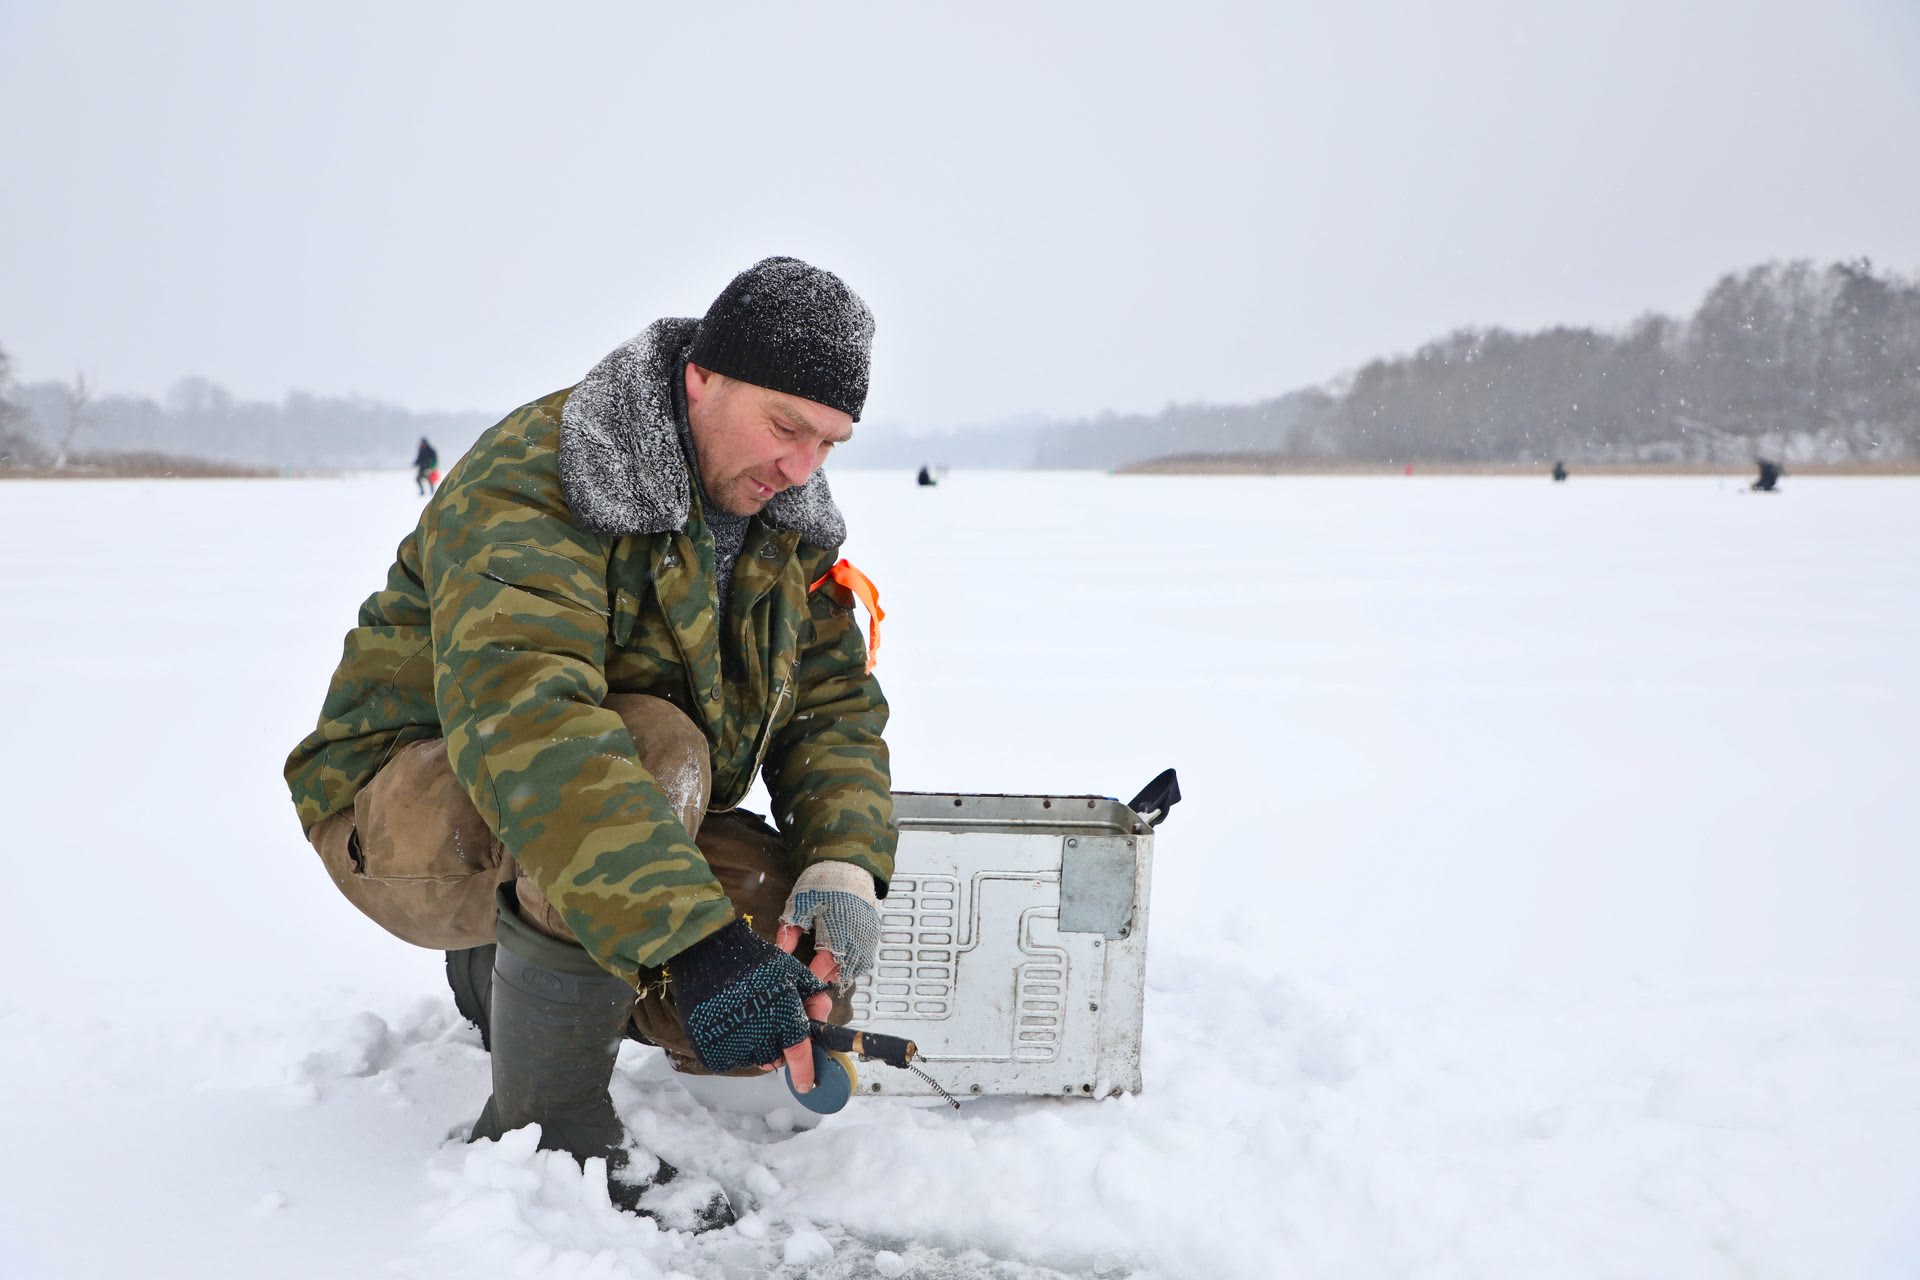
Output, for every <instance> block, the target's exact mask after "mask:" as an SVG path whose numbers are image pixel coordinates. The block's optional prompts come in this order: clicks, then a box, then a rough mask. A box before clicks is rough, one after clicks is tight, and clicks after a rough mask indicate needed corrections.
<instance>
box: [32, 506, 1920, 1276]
mask: <svg viewBox="0 0 1920 1280" xmlns="http://www.w3.org/2000/svg"><path fill="white" fill-rule="evenodd" d="M836 488H837V491H838V493H839V495H840V497H841V499H842V503H843V505H844V506H845V508H846V510H847V514H848V518H849V523H850V524H851V525H852V527H853V530H854V539H853V541H852V542H851V543H850V544H849V545H848V548H847V551H848V554H849V555H850V556H851V557H852V558H853V559H854V560H856V561H857V562H858V563H859V564H860V565H861V566H862V567H863V568H865V569H866V570H867V571H868V572H869V573H870V574H871V575H872V576H873V578H874V579H875V580H876V581H877V582H878V584H879V586H880V589H881V592H882V598H883V601H884V603H885V605H886V606H887V609H888V611H889V614H890V618H889V621H888V624H887V628H886V633H885V646H884V650H883V654H882V661H881V665H880V669H879V670H880V675H881V677H882V679H883V680H884V682H885V683H886V687H887V689H888V692H889V694H890V696H891V698H892V700H893V703H894V730H893V732H892V734H891V735H890V736H891V739H892V742H893V746H894V760H895V767H896V777H895V780H896V784H897V785H899V786H901V787H902V788H908V789H925V790H940V789H954V790H974V791H1031V790H1043V791H1063V792H1098V793H1102V794H1109V795H1118V796H1121V797H1123V798H1124V797H1126V796H1128V795H1131V794H1132V792H1133V790H1134V789H1135V788H1137V787H1138V786H1139V785H1140V784H1141V783H1143V782H1145V781H1146V780H1147V779H1148V778H1149V777H1150V776H1151V775H1152V774H1154V773H1155V772H1157V771H1158V770H1159V769H1161V768H1162V767H1164V766H1166V765H1169V764H1172V765H1176V766H1178V767H1179V769H1180V772H1181V778H1182V781H1183V784H1184V788H1185V791H1186V797H1187V798H1186V802H1185V804H1184V805H1183V806H1182V807H1181V808H1180V809H1178V810H1176V811H1175V813H1174V815H1173V817H1172V818H1171V820H1170V821H1169V822H1168V824H1167V825H1166V826H1165V827H1164V828H1162V830H1161V833H1160V837H1159V840H1158V842H1157V849H1156V864H1155V874H1156V879H1155V886H1154V899H1153V903H1154V920H1153V925H1152V955H1151V960H1150V963H1149V970H1148V980H1149V990H1148V1004H1147V1045H1146V1061H1145V1072H1146V1082H1147V1085H1146V1091H1145V1092H1144V1093H1143V1094H1141V1095H1140V1096H1138V1097H1133V1098H1125V1099H1117V1100H1110V1101H1104V1102H1087V1101H1079V1102H1075V1101H1041V1102H1022V1103H1015V1102H1008V1101H997V1100H989V1101H984V1102H976V1103H972V1104H969V1106H968V1107H967V1109H966V1110H965V1111H964V1112H963V1113H958V1114H956V1113H954V1112H952V1111H950V1110H942V1109H938V1108H935V1107H927V1106H920V1105H915V1104H910V1103H905V1102H899V1101H880V1100H872V1099H863V1100H857V1101H856V1102H855V1103H854V1104H853V1105H852V1106H851V1107H850V1108H848V1110H846V1111H845V1112H842V1113H841V1114H840V1115H838V1116H836V1117H833V1118H831V1119H829V1120H828V1121H827V1122H826V1123H825V1124H824V1125H822V1126H821V1127H820V1128H818V1129H815V1130H812V1131H798V1132H796V1131H793V1130H792V1128H791V1126H790V1125H789V1124H787V1123H785V1122H784V1118H783V1117H780V1116H775V1117H774V1118H773V1119H772V1120H771V1121H763V1120H760V1119H757V1118H755V1119H747V1118H742V1117H725V1118H722V1117H716V1116H713V1115H711V1114H709V1113H707V1112H705V1111H704V1110H702V1109H701V1108H699V1107H698V1106H696V1105H695V1104H694V1103H693V1102H692V1101H691V1099H690V1098H689V1096H688V1095H687V1094H686V1092H685V1091H684V1090H683V1089H681V1088H680V1086H679V1085H677V1084H676V1083H675V1082H674V1081H673V1080H672V1079H671V1078H670V1077H669V1075H668V1073H667V1072H666V1070H665V1068H664V1066H663V1063H662V1062H661V1060H660V1059H659V1057H658V1055H657V1053H655V1052H654V1051H652V1050H645V1049H641V1048H639V1047H638V1046H634V1045H628V1046H627V1047H626V1048H625V1049H624V1050H623V1051H622V1055H623V1056H622V1059H621V1071H620V1074H619V1076H618V1077H617V1081H616V1101H617V1102H618V1103H619V1105H620V1106H621V1108H622V1110H623V1112H624V1113H625V1114H626V1116H627V1119H628V1123H629V1126H630V1127H631V1128H632V1129H633V1130H634V1131H635V1132H636V1133H638V1134H639V1135H641V1136H642V1137H643V1138H644V1139H646V1140H647V1141H648V1142H650V1143H652V1144H653V1145H654V1146H656V1147H657V1148H658V1149H659V1150H660V1151H661V1152H662V1153H663V1154H664V1155H666V1156H667V1157H668V1158H670V1159H672V1160H674V1161H677V1162H679V1163H681V1164H682V1165H685V1166H689V1167H691V1168H695V1169H699V1170H702V1171H705V1172H708V1173H710V1174H712V1175H713V1176H715V1177H717V1178H719V1179H720V1180H721V1181H722V1182H723V1183H724V1184H725V1185H726V1186H727V1187H728V1188H729V1189H730V1190H731V1191H732V1192H733V1193H734V1195H735V1196H736V1198H737V1199H738V1200H740V1201H741V1202H742V1203H748V1204H751V1205H752V1206H754V1208H753V1211H752V1212H751V1213H750V1214H749V1215H748V1216H747V1217H746V1218H745V1219H744V1220H743V1221H742V1222H741V1223H740V1225H739V1226H738V1227H736V1228H735V1229H733V1230H730V1231H726V1232H721V1233H716V1234H714V1235H710V1236H703V1237H699V1238H693V1237H687V1236H682V1235H678V1234H674V1233H670V1232H661V1231H658V1230H656V1229H655V1228H654V1227H653V1225H652V1224H650V1223H647V1222H644V1221H640V1220H636V1219H633V1218H629V1217H626V1216H624V1215H621V1214H619V1213H616V1212H615V1211H613V1210H612V1209H610V1208H609V1207H608V1206H607V1204H606V1202H605V1199H604V1191H598V1192H597V1191H596V1189H595V1188H594V1187H593V1186H591V1184H590V1183H589V1182H588V1181H587V1180H585V1179H583V1177H582V1175H581V1174H580V1173H579V1172H577V1171H576V1170H575V1169H574V1168H573V1166H572V1165H571V1163H570V1162H568V1161H566V1160H565V1159H564V1158H563V1157H548V1156H544V1155H536V1154H534V1153H532V1152H531V1151H530V1150H529V1146H530V1144H529V1143H526V1142H519V1141H513V1140H509V1141H507V1142H503V1143H501V1144H499V1145H498V1146H494V1145H484V1146H480V1147H471V1146H467V1145H464V1144H463V1143H461V1142H459V1141H457V1140H452V1139H450V1137H449V1135H455V1134H458V1133H460V1132H462V1131H463V1130H464V1128H465V1126H466V1125H467V1124H468V1123H469V1122H470V1121H471V1120H472V1118H473V1116H474V1114H475V1113H476V1111H477V1110H478V1108H479V1106H480V1103H481V1102H482V1100H483V1099H484V1097H485V1095H486V1093H487V1083H486V1079H487V1064H486V1059H485V1056H484V1054H483V1053H482V1051H481V1049H480V1047H479V1043H478V1039H477V1037H476V1035H475V1034H474V1032H473V1031H472V1030H471V1029H470V1028H468V1027H467V1026H466V1025H465V1024H464V1023H462V1022H460V1021H459V1020H458V1019H457V1018H456V1016H455V1014H454V1012H453V1006H452V1002H451V1000H450V998H449V997H448V995H447V993H446V991H445V988H444V984H443V982H442V978H441V974H440V967H439V957H438V955H436V954H430V953H426V952H421V951H415V950H412V949H410V948H408V947H406V946H405V945H403V944H401V943H399V942H397V941H394V940H392V939H390V938H388V937H387V936H386V935H385V934H383V933H381V932H380V931H379V930H378V929H377V928H375V927H374V926H373V925H371V924H369V923H367V922H366V921H364V920H363V919H361V918H360V917H359V916H358V915H357V914H356V913H355V912H354V911H353V910H352V909H351V908H350V907H348V906H347V904H346V903H345V902H344V901H343V900H341V899H340V898H339V897H338V896H337V895H336V894H335V893H334V891H333V890H332V889H331V888H330V887H329V885H328V883H327V881H326V879H325V877H324V875H323V874H322V872H321V869H320V866H319V863H318V860H317V859H316V858H315V857H314V856H313V854H312V853H311V852H310V851H309V850H308V848H307V846H306V844H305V843H304V841H303V840H302V839H301V836H300V833H299V831H298V830H297V827H296V823H295V821H294V817H293V810H292V808H291V806H290V805H289V803H288V801H287V798H286V795H285V792H284V790H283V788H282V785H281V781H280V776H279V775H280V766H281V762H282V760H283V758H284V757H285V755H286V753H287V751H288V749H289V748H290V747H291V746H292V745H293V743H294V742H295V741H296V740H297V739H299V738H300V736H301V735H302V734H303V733H305V732H306V731H307V730H308V728H310V726H311V724H312V722H313V719H314V717H315V715H316V713H317V711H318V709H319V703H320V698H321V694H322V691H323V689H324V686H325V683H326V679H327V675H328V673H329V671H330V670H331V669H332V666H333V664H334V662H335V660H336V658H337V656H338V653H339V645H340V638H341V635H342V633H343V632H344V630H345V629H346V627H347V626H348V625H349V623H350V622H351V620H352V616H353V611H354V609H355V607H356V606H357V604H358V603H359V601H360V600H361V598H362V597H364V596H365V595H366V594H367V593H368V592H369V591H370V590H372V589H373V587H374V586H375V585H376V584H377V583H378V582H379V581H380V579H381V576H382V574H383V573H384V571H385V569H386V566H387V564H388V561H389V558H390V556H391V553H392V550H393V547H394V545H395V543H396V542H397V541H398V539H399V537H400V535H401V533H402V531H403V529H404V528H406V527H407V526H409V525H410V524H411V522H412V520H413V518H414V513H415V510H416V509H417V500H416V499H415V498H414V497H413V492H412V490H413V486H412V484H411V482H410V478H409V477H408V476H406V475H404V474H394V475H389V476H380V477H367V478H356V479H351V480H333V481H328V480H314V481H257V482H256V481H210V482H188V481H178V482H170V483H158V482H98V483H11V484H0V511H3V512H4V513H5V515H6V517H7V522H8V524H9V526H10V527H11V528H13V529H14V531H15V532H14V535H13V536H12V537H11V538H9V539H7V540H6V542H5V544H4V545H0V592H3V593H4V601H5V603H4V616H5V619H6V621H5V625H4V626H0V681H4V697H0V707H4V708H5V711H6V714H7V724H6V725H5V727H4V730H0V765H4V770H3V771H0V778H4V785H5V792H6V796H7V805H6V808H7V822H6V828H5V834H4V837H3V838H0V844H3V845H4V851H5V861H4V865H5V868H6V875H7V881H8V888H9V890H10V893H9V906H10V910H9V912H8V918H7V921H6V924H5V926H4V928H0V959H3V960H4V962H5V963H4V977H3V978H0V983H3V985H0V1106H4V1108H5V1110H4V1122H3V1123H0V1134H4V1138H0V1150H3V1151H4V1156H3V1157H0V1277H6V1278H7V1280H24V1278H27V1277H83V1276H84V1277H93V1276H101V1277H107V1276H112V1277H123V1276H139V1277H195V1278H201V1277H248V1278H250V1280H251V1278H257V1277H262V1276H271V1277H365V1276H376V1275H394V1276H402V1277H449V1278H452V1277H462V1278H466V1280H471V1278H473V1277H484V1276H523V1275H524V1276H542V1277H598V1278H611V1277H628V1276H631V1277H658V1276H675V1277H698V1278H700V1280H707V1278H718V1277H725V1278H727V1280H739V1278H741V1277H750V1276H762V1275H774V1276H795V1277H797V1276H802V1275H807V1276H819V1277H842V1276H845V1277H854V1276H870V1275H880V1276H888V1277H894V1276H901V1275H909V1276H915V1277H1010V1278H1014V1280H1021V1278H1025V1280H1038V1278H1051V1277H1055V1276H1057V1275H1066V1276H1075V1277H1080V1276H1102V1277H1123V1276H1129V1277H1139V1278H1142V1280H1144V1278H1146V1277H1154V1278H1156V1280H1186V1278H1203V1280H1204V1278H1211V1277H1228V1278H1234V1280H1238V1278H1240V1277H1341V1278H1343V1280H1344V1278H1348V1277H1420V1278H1422V1280H1427V1278H1438V1277H1461V1278H1476V1280H1477V1278H1484V1277H1515V1278H1521V1277H1526V1278H1533V1277H1552V1278H1555V1280H1560V1278H1565V1277H1622V1278H1626V1277H1634V1278H1642V1277H1687V1278H1693V1277H1722V1276H1724V1277H1843V1278H1846V1280H1875V1278H1879V1277H1889V1278H1891V1277H1911V1276H1914V1275H1916V1274H1920V926H1916V921H1915V916H1916V914H1920V778H1916V766H1920V480H1913V479H1887V480H1882V479H1808V478H1796V477H1789V478H1788V479H1787V481H1786V482H1785V485H1784V489H1783V492H1781V493H1780V494H1778V495H1774V496H1759V495H1753V494H1749V493H1746V492H1744V491H1743V490H1742V489H1740V488H1739V487H1738V486H1737V485H1736V484H1734V483H1733V482H1730V481H1716V480H1713V479H1697V478H1696V479H1615V480H1595V479H1583V478H1581V477H1579V476H1578V475H1576V476H1575V477H1574V479H1573V481H1572V482H1571V483H1569V484H1566V485H1563V486H1553V485H1550V484H1548V483H1547V482H1546V481H1545V480H1544V479H1537V480H1535V479H1524V480H1522V479H1498V480H1495V479H1425V478H1418V477H1416V478H1413V479H1405V478H1400V477H1378V478H1319V479H1305V478H1299V479H1295V478H1273V479H1261V478H1217V479H1185V478H1149V477H1133V478H1108V477H1101V476H1093V475H1072V476H1063V475H986V474H958V475H954V476H952V477H950V478H949V479H948V481H947V482H946V483H945V484H944V485H943V486H942V487H941V488H939V489H937V490H932V491H923V490H919V489H916V488H914V487H913V486H912V484H911V482H910V479H909V478H908V477H906V476H903V475H896V474H882V473H861V472H849V473H846V474H844V475H841V476H839V477H838V478H837V480H836ZM876 1069H879V1068H876ZM523 1136H524V1135H523Z"/></svg>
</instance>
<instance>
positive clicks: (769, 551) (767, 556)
mask: <svg viewBox="0 0 1920 1280" xmlns="http://www.w3.org/2000/svg"><path fill="white" fill-rule="evenodd" d="M779 554H780V548H778V547H776V546H774V545H773V544H772V543H771V542H769V543H768V544H767V545H766V546H764V547H762V548H760V558H761V559H762V560H771V559H773V558H774V557H775V556H777V555H779Z"/></svg>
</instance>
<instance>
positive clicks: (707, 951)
mask: <svg viewBox="0 0 1920 1280" xmlns="http://www.w3.org/2000/svg"><path fill="white" fill-rule="evenodd" d="M667 967H668V970H669V972H670V973H671V974H672V975H673V1003H674V1007H675V1008H676V1009H678V1010H679V1011H680V1022H681V1024H682V1025H683V1026H685V1027H686V1029H687V1039H688V1040H690V1041H692V1043H693V1052H694V1056H696V1057H698V1058H699V1059H700V1065H702V1066H704V1067H705V1068H706V1069H707V1070H709V1071H716V1072H725V1071H737V1070H739V1069H740V1068H741V1067H759V1066H765V1065H766V1064H768V1063H770V1062H778V1061H779V1060H780V1054H781V1052H782V1051H783V1050H785V1049H786V1047H787V1046H788V1045H794V1044H799V1043H800V1042H801V1041H803V1040H805V1039H806V1038H807V1033H808V1031H809V1027H808V1025H807V1010H806V1006H805V1005H803V1004H802V1003H801V1001H802V1000H803V999H804V998H805V997H807V996H811V995H817V994H818V993H820V992H822V991H825V990H827V989H828V988H827V984H826V983H824V982H822V981H820V979H818V978H816V977H814V976H813V974H812V973H811V972H810V971H809V970H808V969H807V967H806V966H805V965H803V964H801V963H800V962H799V961H798V960H795V959H794V958H793V957H792V956H790V955H788V954H787V953H786V952H784V951H782V950H781V949H780V948H778V947H776V946H774V945H773V944H772V943H771V942H768V941H767V940H766V939H764V938H762V937H761V936H760V935H759V934H757V933H755V932H754V931H753V930H751V929H749V928H747V926H746V923H745V922H744V921H740V920H735V921H734V922H733V923H732V924H730V925H728V926H727V927H726V928H724V929H722V930H720V932H718V933H716V934H714V935H712V936H711V937H708V938H703V939H701V940H700V941H699V942H696V943H694V944H693V945H692V946H690V947H688V948H687V949H686V950H685V951H682V952H681V953H680V954H679V955H677V956H675V957H674V958H673V959H672V960H671V961H670V962H669V964H668V966H667Z"/></svg>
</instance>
